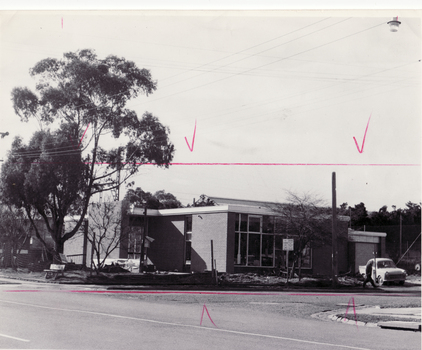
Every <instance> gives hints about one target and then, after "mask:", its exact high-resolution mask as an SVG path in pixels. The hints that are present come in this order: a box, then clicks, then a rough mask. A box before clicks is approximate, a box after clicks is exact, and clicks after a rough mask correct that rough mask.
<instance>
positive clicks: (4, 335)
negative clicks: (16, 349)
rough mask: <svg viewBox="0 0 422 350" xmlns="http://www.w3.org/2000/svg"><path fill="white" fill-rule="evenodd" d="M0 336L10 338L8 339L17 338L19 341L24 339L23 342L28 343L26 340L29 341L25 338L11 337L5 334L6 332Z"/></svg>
mask: <svg viewBox="0 0 422 350" xmlns="http://www.w3.org/2000/svg"><path fill="white" fill-rule="evenodd" d="M0 337H4V338H10V339H14V340H19V341H24V342H26V343H28V342H29V340H27V339H22V338H17V337H12V336H11V335H6V334H0Z"/></svg>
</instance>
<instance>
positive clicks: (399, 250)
mask: <svg viewBox="0 0 422 350" xmlns="http://www.w3.org/2000/svg"><path fill="white" fill-rule="evenodd" d="M401 222H402V217H401V212H400V248H399V249H400V250H399V252H400V255H399V259H401V252H402V248H401V246H402V227H401V226H402V223H401Z"/></svg>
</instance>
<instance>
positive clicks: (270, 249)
mask: <svg viewBox="0 0 422 350" xmlns="http://www.w3.org/2000/svg"><path fill="white" fill-rule="evenodd" d="M261 247H262V251H261V257H262V263H261V265H262V266H274V236H273V235H262V244H261Z"/></svg>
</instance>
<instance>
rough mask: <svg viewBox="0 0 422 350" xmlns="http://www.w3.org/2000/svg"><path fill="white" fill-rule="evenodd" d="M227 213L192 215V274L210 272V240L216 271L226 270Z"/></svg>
mask: <svg viewBox="0 0 422 350" xmlns="http://www.w3.org/2000/svg"><path fill="white" fill-rule="evenodd" d="M227 222H228V213H212V214H200V215H197V214H194V215H193V216H192V266H191V269H192V271H193V272H202V271H204V270H209V271H211V269H212V265H211V240H213V246H214V260H216V262H217V270H218V271H219V272H226V270H227Z"/></svg>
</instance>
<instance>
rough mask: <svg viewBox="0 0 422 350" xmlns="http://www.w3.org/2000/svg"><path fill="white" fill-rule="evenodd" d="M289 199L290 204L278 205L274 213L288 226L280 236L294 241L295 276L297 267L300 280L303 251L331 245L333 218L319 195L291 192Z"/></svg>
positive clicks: (289, 192) (288, 193) (288, 192)
mask: <svg viewBox="0 0 422 350" xmlns="http://www.w3.org/2000/svg"><path fill="white" fill-rule="evenodd" d="M287 195H288V196H287V203H284V204H278V205H277V206H276V207H275V208H273V210H274V211H275V212H276V213H278V214H279V215H280V218H281V221H282V223H283V226H284V225H285V226H284V228H283V229H282V230H283V232H280V233H285V234H287V235H288V236H289V237H290V238H292V239H294V243H295V244H294V251H293V256H294V261H293V267H292V274H293V272H294V270H295V266H297V267H298V270H299V271H298V272H299V273H298V275H299V279H300V278H301V274H302V256H303V251H304V250H305V249H306V248H307V247H309V246H310V244H312V246H318V245H322V244H324V243H329V242H330V239H331V234H330V232H331V231H330V227H331V226H330V223H331V221H329V220H328V219H330V214H329V208H327V207H326V206H324V204H325V203H324V201H323V200H322V199H320V198H319V197H318V196H317V195H315V194H312V193H303V194H296V193H293V192H291V191H287ZM283 226H282V227H283Z"/></svg>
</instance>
